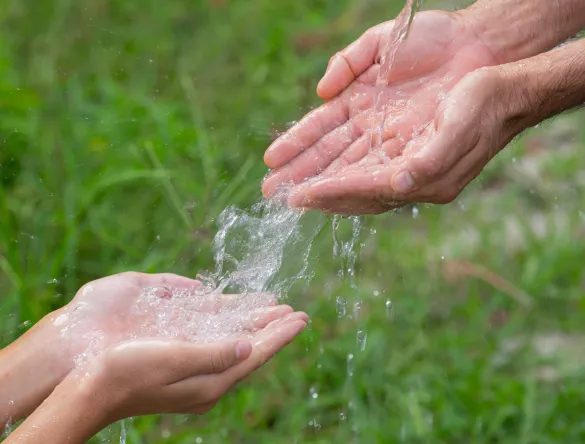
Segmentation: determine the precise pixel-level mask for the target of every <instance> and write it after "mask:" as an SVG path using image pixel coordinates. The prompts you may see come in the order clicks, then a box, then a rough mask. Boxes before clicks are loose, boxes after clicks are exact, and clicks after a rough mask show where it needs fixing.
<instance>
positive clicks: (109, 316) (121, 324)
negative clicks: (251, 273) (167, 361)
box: [54, 272, 293, 361]
mask: <svg viewBox="0 0 585 444" xmlns="http://www.w3.org/2000/svg"><path fill="white" fill-rule="evenodd" d="M204 290H205V289H204V288H203V285H202V284H201V283H200V282H199V281H197V280H193V279H189V278H187V277H183V276H178V275H175V274H170V273H162V274H144V273H133V272H129V273H121V274H118V275H114V276H109V277H106V278H102V279H98V280H96V281H93V282H90V283H88V284H86V285H84V286H83V287H82V288H81V289H80V290H79V291H78V293H77V294H76V296H75V298H74V299H73V300H72V301H71V302H70V303H69V304H68V305H67V306H66V307H65V308H64V309H63V310H62V312H61V314H60V316H58V317H57V318H56V319H55V321H54V323H55V325H56V326H57V327H58V328H60V329H61V334H62V336H65V337H66V338H67V339H68V343H69V344H70V348H71V356H72V357H76V358H77V359H78V361H79V360H82V361H83V360H85V359H87V358H91V357H93V356H95V355H96V354H99V353H101V352H102V351H103V350H105V349H106V348H108V347H110V346H112V345H114V344H117V343H120V342H123V341H127V340H131V339H139V338H153V337H159V338H160V337H162V338H171V339H178V340H183V341H190V342H215V341H219V340H223V339H228V338H237V337H242V338H246V339H252V338H253V337H255V335H256V332H259V330H261V329H263V328H264V327H265V326H267V325H268V324H269V323H270V322H272V321H274V320H276V319H280V318H282V317H283V316H285V315H287V314H290V313H292V312H293V309H292V308H291V307H289V306H287V305H276V303H275V301H274V299H273V298H272V297H271V296H270V295H266V294H258V295H252V294H250V295H246V296H245V297H242V298H240V297H238V296H237V295H221V294H217V293H209V292H207V291H204Z"/></svg>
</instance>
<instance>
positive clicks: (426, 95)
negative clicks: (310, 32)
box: [263, 11, 495, 212]
mask: <svg viewBox="0 0 585 444" xmlns="http://www.w3.org/2000/svg"><path fill="white" fill-rule="evenodd" d="M393 26H394V22H393V21H391V22H386V23H383V24H381V25H378V26H376V27H374V28H371V29H370V30H368V31H367V32H366V33H365V34H364V35H362V37H360V38H359V39H358V40H357V41H356V42H354V43H352V44H351V45H350V46H348V47H347V48H346V49H344V50H343V51H341V52H339V53H337V54H335V55H334V56H333V57H332V58H331V60H330V63H329V66H328V68H327V71H326V73H325V75H324V77H323V79H322V80H321V82H320V83H319V85H318V88H317V92H318V94H319V95H320V96H321V97H322V98H323V99H325V100H328V101H327V102H326V103H325V104H324V105H322V106H321V107H319V108H317V109H316V110H314V111H312V112H311V113H309V114H308V115H307V116H305V117H304V118H303V119H302V120H301V121H300V122H298V123H297V124H296V125H294V126H293V127H292V128H291V129H290V130H289V131H287V132H286V133H285V134H283V135H282V136H281V137H279V138H278V139H277V140H276V141H275V142H274V143H273V144H272V145H271V146H270V147H269V148H268V150H267V151H266V153H265V156H264V158H265V162H266V164H267V165H268V167H269V168H273V169H275V171H273V172H272V173H271V175H270V176H269V177H268V178H267V179H266V181H265V182H264V184H263V193H264V194H265V195H266V196H270V195H272V194H273V193H274V192H275V191H276V190H277V189H278V188H279V187H281V186H289V185H290V184H299V183H301V182H303V181H305V180H306V179H309V178H315V177H316V176H320V177H323V178H328V177H335V176H336V175H341V174H342V173H343V172H344V170H345V169H347V168H348V167H351V166H353V165H356V164H358V163H359V162H360V161H362V160H364V161H365V162H366V163H369V162H371V159H364V158H366V157H372V156H375V157H376V158H378V159H381V160H383V161H384V162H388V161H390V160H392V159H395V158H399V157H401V156H402V155H403V154H404V152H405V149H406V147H407V146H408V144H409V143H410V142H412V141H413V140H414V139H416V138H418V137H419V136H421V135H425V134H427V135H428V133H429V131H430V129H429V128H430V127H431V126H432V125H431V123H432V122H433V121H434V120H435V121H436V115H437V111H438V108H439V105H440V104H441V102H443V101H444V99H445V98H446V97H447V96H448V94H449V92H450V91H451V90H452V89H453V88H454V86H455V85H457V84H458V82H460V81H461V79H462V78H463V77H464V76H465V75H466V74H468V73H470V72H472V71H474V70H476V69H478V68H480V67H483V66H488V65H493V64H495V59H494V56H493V55H492V53H491V52H490V51H489V50H488V48H487V47H486V46H485V45H484V44H483V43H482V41H481V40H480V39H479V38H478V37H477V35H476V33H475V30H474V28H473V26H472V25H471V24H470V23H468V21H467V20H466V18H465V16H464V15H462V14H458V13H445V12H439V11H428V12H422V13H419V14H417V15H416V17H415V19H414V22H413V24H412V27H411V30H410V32H409V34H408V36H407V38H406V40H405V41H404V42H403V46H402V47H401V48H400V50H399V51H398V53H397V54H396V58H395V62H394V65H393V68H392V70H391V71H390V76H389V78H387V79H385V80H386V82H385V83H386V85H385V86H382V87H381V90H378V89H379V88H380V87H379V86H378V87H377V86H376V82H377V81H378V74H379V71H380V59H381V58H382V55H383V54H384V51H386V50H387V48H386V45H385V44H384V42H385V41H387V40H388V37H389V36H390V35H391V32H392V28H393ZM377 94H381V95H380V99H379V102H380V104H381V106H380V109H379V110H377V111H378V112H379V113H378V115H377V116H375V115H374V104H375V103H374V102H375V97H376V95H377ZM380 114H382V115H383V116H385V117H386V118H385V123H384V125H383V131H382V133H381V136H382V137H381V138H380V139H379V140H377V139H376V135H375V134H374V133H373V132H372V131H371V129H372V126H373V125H374V122H377V121H379V120H380ZM371 146H373V147H374V148H375V150H376V153H375V154H372V153H370V147H371ZM340 177H341V176H340ZM410 179H412V177H411V178H410ZM410 179H408V178H407V177H404V176H399V177H393V178H392V181H391V183H390V184H386V186H390V187H395V188H400V187H403V188H404V187H410V186H413V184H412V180H410ZM309 189H310V188H309V187H300V188H299V189H298V190H295V189H294V188H293V194H296V196H295V197H294V199H293V200H292V201H291V203H292V204H294V205H296V206H304V207H307V208H320V209H325V210H327V209H328V207H326V206H324V205H323V204H324V202H323V201H322V200H321V199H319V196H318V195H316V192H314V193H312V194H310V195H307V194H306V193H308V190H309ZM295 191H296V192H295ZM309 197H310V199H309ZM378 197H379V196H378ZM350 204H352V203H351V202H349V201H348V202H346V205H345V206H346V207H349V205H350ZM329 209H331V210H333V208H329ZM348 211H349V210H348ZM348 211H346V212H348ZM352 212H353V211H352ZM356 212H359V208H356Z"/></svg>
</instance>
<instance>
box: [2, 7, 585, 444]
mask: <svg viewBox="0 0 585 444" xmlns="http://www.w3.org/2000/svg"><path fill="white" fill-rule="evenodd" d="M400 6H401V4H400V2H398V1H396V0H393V1H392V2H382V1H378V0H375V1H374V0H369V1H366V0H360V1H358V0H315V1H311V2H309V1H304V2H303V1H292V0H290V1H288V0H287V1H285V0H282V1H274V0H232V1H229V0H208V1H203V0H195V1H187V0H166V1H164V2H161V1H154V0H140V1H139V0H110V1H106V0H92V1H89V0H86V1H77V2H74V1H71V0H34V1H33V0H26V1H24V0H20V1H16V0H6V1H4V2H3V3H2V4H1V5H0V20H1V23H2V24H1V28H0V111H1V115H0V116H1V117H0V144H1V145H0V146H1V147H2V149H1V151H0V164H1V165H2V166H1V170H0V172H1V177H0V179H1V181H2V186H1V187H0V270H1V272H0V294H1V295H2V296H1V299H0V316H1V319H2V329H0V330H1V331H0V334H1V335H2V336H1V339H2V342H3V343H4V344H6V343H8V342H10V341H11V340H13V339H14V338H15V337H17V336H18V335H19V334H21V333H22V332H23V331H24V330H25V329H26V327H25V321H32V322H35V321H37V320H38V319H39V318H40V317H42V316H43V315H44V314H45V313H47V312H48V311H50V310H53V309H55V308H56V307H59V306H61V305H62V304H64V303H66V302H67V301H68V300H69V298H71V297H72V295H73V294H74V293H75V291H76V289H77V288H78V287H80V286H81V285H82V284H83V283H84V282H86V281H88V280H91V279H94V278H97V277H100V276H104V275H108V274H112V273H114V272H118V271H121V270H137V271H145V272H154V271H172V272H176V273H180V274H187V275H194V274H195V273H196V272H197V271H198V270H203V269H209V268H210V267H211V266H212V256H211V254H210V240H211V239H212V237H213V234H214V232H215V229H216V227H215V225H214V218H215V217H216V216H217V215H218V214H219V213H220V212H221V211H222V210H223V208H224V207H225V206H226V205H231V204H235V205H238V206H240V207H246V206H249V205H250V204H252V203H254V202H255V201H257V200H258V199H259V197H260V181H261V179H262V177H263V176H264V174H265V173H266V169H265V167H264V165H263V163H262V154H263V151H264V149H265V147H266V146H267V144H268V143H269V142H270V140H271V139H272V137H273V136H274V134H276V132H278V131H281V130H283V129H285V128H286V127H287V122H290V121H292V120H295V119H298V118H299V117H301V116H302V115H303V114H304V113H305V112H306V111H308V110H309V109H310V108H311V107H312V106H315V105H317V104H318V100H317V98H316V95H315V93H314V87H315V85H316V82H317V81H318V79H319V76H320V75H321V74H322V72H323V70H324V68H325V66H326V64H327V60H328V58H329V56H330V55H331V54H332V53H333V52H334V51H336V50H337V49H339V48H340V47H342V46H344V45H345V44H347V43H349V42H351V41H352V40H353V39H355V38H356V37H357V36H358V35H359V34H360V33H361V32H362V31H363V30H365V29H366V28H367V27H369V26H370V25H372V24H374V23H377V22H379V21H381V20H383V19H385V18H390V17H392V16H394V15H395V14H396V12H397V11H398V10H399V8H400ZM428 6H430V5H427V7H428ZM584 116H585V114H583V112H580V113H575V114H572V115H567V116H563V117H560V118H558V119H557V120H555V121H553V122H552V123H548V124H546V125H543V126H542V127H541V128H540V129H538V130H534V131H532V132H530V133H529V134H528V135H527V136H525V137H524V138H522V139H521V140H519V141H517V142H515V143H514V144H513V145H512V146H510V147H509V148H508V149H506V151H505V152H503V153H502V154H501V155H500V156H498V158H497V159H496V160H495V161H494V162H493V163H492V164H491V165H490V167H489V168H488V169H487V170H486V171H485V172H484V174H483V175H482V177H481V179H480V180H479V181H478V182H477V183H475V184H474V185H473V186H472V187H470V188H469V189H468V190H467V191H466V192H465V193H464V194H463V195H462V196H461V198H460V199H459V200H458V202H456V203H453V204H451V205H448V206H443V207H430V206H421V208H420V215H419V217H418V218H416V219H414V218H413V217H412V215H411V212H410V210H404V211H402V212H401V213H400V214H398V215H393V214H389V215H385V216H380V217H376V218H367V219H366V220H365V227H364V229H363V231H362V236H361V239H360V243H362V244H363V246H362V247H361V252H360V258H359V260H358V264H357V282H358V287H359V290H353V289H352V288H351V287H350V286H349V285H348V283H347V282H346V281H341V280H340V279H339V278H338V277H337V271H338V269H339V266H340V264H339V262H338V261H337V260H335V259H333V258H332V253H331V251H332V240H331V230H330V229H326V230H324V231H323V232H322V233H321V235H320V236H319V238H318V239H317V242H316V244H315V247H314V250H313V256H312V259H311V260H312V267H313V269H314V271H315V278H314V279H313V281H312V284H311V286H310V287H309V288H308V289H306V288H300V286H299V288H297V289H296V290H295V292H294V294H292V295H291V301H290V302H291V303H292V304H293V305H294V306H295V307H298V308H299V309H304V310H306V311H307V312H308V313H309V314H310V315H311V317H312V322H311V326H310V330H309V331H307V332H306V333H304V334H303V335H302V337H301V338H299V339H298V340H297V341H296V342H295V343H294V344H292V345H291V346H290V347H288V348H287V349H286V350H285V351H283V352H282V353H281V354H280V355H279V356H278V357H277V358H276V359H275V360H273V361H272V362H271V363H270V364H268V365H267V366H266V367H265V369H263V370H262V371H260V372H258V373H257V374H256V375H254V376H253V377H251V378H250V379H249V380H248V381H247V382H246V383H244V384H242V385H241V386H240V387H239V388H238V389H237V390H236V391H235V392H234V393H232V394H230V395H229V396H227V397H226V398H225V399H224V400H223V401H222V402H221V403H220V404H219V405H218V407H217V408H216V409H215V410H214V411H213V412H212V413H210V414H208V415H206V416H205V417H201V418H188V417H147V418H138V419H135V420H133V421H131V423H130V424H131V425H130V426H129V430H128V436H129V442H130V443H132V444H134V443H136V444H151V443H159V442H166V443H175V444H178V443H185V444H187V443H189V444H191V443H194V442H198V441H197V437H200V438H201V439H202V442H203V443H206V444H216V443H225V442H233V443H242V444H246V443H250V444H251V443H270V444H279V443H287V444H288V443H299V444H300V443H321V444H324V443H337V442H342V443H349V442H355V443H363V444H369V443H382V442H383V443H394V442H396V443H398V442H404V443H463V442H465V443H478V444H479V443H484V444H488V443H524V444H528V443H539V444H545V443H576V442H585V425H584V423H583V421H582V414H581V412H582V411H583V408H584V407H585V402H584V401H583V399H585V373H584V371H583V364H585V359H584V358H583V357H584V356H585V346H583V340H584V339H585V335H584V334H583V325H585V302H584V299H583V293H584V289H585V287H584V285H585V272H584V267H583V263H584V260H583V257H584V253H583V252H584V251H585V249H584V247H583V242H584V236H585V192H584V188H585V176H584V175H583V172H582V170H583V168H584V167H585V156H584V155H583V150H584V149H585V129H584V128H583V125H582V124H581V122H582V121H583V117H584ZM348 225H349V222H348V221H346V220H344V221H343V223H342V233H341V235H342V236H343V237H345V238H347V236H349V226H348ZM374 230H375V231H376V233H375V234H374V233H373V232H374ZM54 279H56V281H53V280H54ZM501 280H504V284H503V285H502V283H501ZM375 294H377V296H376V295H375ZM526 295H528V297H529V302H526V301H525V299H524V298H525V297H526ZM337 297H344V298H345V299H346V300H347V301H348V305H349V306H350V307H352V306H353V304H354V303H355V302H357V301H362V309H361V311H360V316H359V317H358V318H357V319H348V318H341V319H340V318H338V316H337V313H336V303H335V300H336V298H337ZM387 300H389V301H391V305H392V307H393V308H392V311H391V313H388V312H387V309H386V301H387ZM350 312H351V310H350ZM358 328H359V329H363V330H365V331H366V332H367V335H368V336H367V347H366V349H365V350H364V351H360V350H359V349H358V346H357V344H356V331H357V329H358ZM551 340H556V341H557V342H556V343H555V346H554V347H553V348H554V352H555V353H553V354H547V350H542V348H543V344H544V345H546V342H547V341H551ZM514 346H517V347H514ZM349 354H352V355H353V359H352V360H350V364H351V367H352V372H353V376H352V377H348V369H347V366H348V355H349ZM311 390H313V392H315V391H316V392H317V393H318V397H316V398H313V397H312V395H311V393H313V392H312V391H311ZM341 416H345V417H346V419H342V418H341ZM116 433H119V427H118V426H115V427H113V428H112V429H111V430H109V431H105V432H104V433H103V434H102V435H103V439H108V436H111V437H113V438H111V439H112V440H113V442H115V441H116V439H117V438H115V436H116Z"/></svg>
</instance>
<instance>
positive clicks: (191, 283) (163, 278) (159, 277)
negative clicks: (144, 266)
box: [136, 273, 203, 288]
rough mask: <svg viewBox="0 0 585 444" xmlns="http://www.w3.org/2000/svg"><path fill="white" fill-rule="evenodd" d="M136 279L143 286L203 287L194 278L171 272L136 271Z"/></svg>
mask: <svg viewBox="0 0 585 444" xmlns="http://www.w3.org/2000/svg"><path fill="white" fill-rule="evenodd" d="M136 274H137V277H138V280H139V281H140V282H141V283H142V285H144V286H145V287H155V286H161V287H162V286H168V287H174V288H192V287H203V284H202V283H201V282H200V281H198V280H196V279H190V278H188V277H185V276H179V275H178V274H173V273H156V274H147V273H136Z"/></svg>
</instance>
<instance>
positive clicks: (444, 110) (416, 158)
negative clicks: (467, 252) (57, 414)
mask: <svg viewBox="0 0 585 444" xmlns="http://www.w3.org/2000/svg"><path fill="white" fill-rule="evenodd" d="M518 103H519V100H518V99H517V98H514V88H513V87H511V86H510V83H509V82H508V80H507V79H506V76H505V75H502V72H501V71H500V69H499V68H495V67H492V68H482V69H479V70H477V71H474V72H472V73H470V74H468V75H467V76H465V77H464V78H463V79H462V80H461V81H460V82H459V83H458V84H457V85H456V86H455V87H454V88H453V90H452V91H450V92H449V94H448V96H447V97H446V98H445V99H444V100H443V102H442V103H441V104H440V106H439V108H438V109H437V115H436V118H435V119H434V120H433V121H432V123H431V125H429V126H428V127H427V128H426V129H425V131H424V132H423V133H422V134H421V135H419V136H418V137H416V138H414V139H413V140H411V141H410V142H408V143H407V144H406V146H405V148H404V150H403V152H402V153H401V155H400V156H397V157H395V158H393V159H391V160H389V161H385V160H384V159H381V158H380V157H378V156H374V155H368V156H367V157H366V158H364V159H363V160H362V161H361V162H360V163H359V165H352V166H349V167H347V168H345V169H343V170H342V171H340V172H339V173H337V174H334V175H331V176H329V177H326V178H322V179H320V180H316V181H314V182H307V183H305V184H301V185H299V186H298V187H297V188H296V189H293V190H292V192H291V195H290V198H289V200H290V202H291V204H292V205H295V206H300V207H305V208H318V209H322V210H324V211H325V212H328V213H335V214H378V213H382V212H385V211H389V210H392V209H395V208H398V207H401V206H403V205H404V204H406V203H410V202H429V203H438V204H444V203H449V202H452V201H453V200H454V199H455V198H456V197H457V196H458V195H459V194H460V192H461V191H462V190H463V189H464V188H465V187H466V186H467V185H468V184H469V183H470V182H471V181H472V180H473V179H474V178H476V177H477V176H478V175H479V173H480V172H481V171H482V169H483V168H484V167H485V165H486V164H487V163H488V162H489V161H490V160H491V159H492V158H493V157H494V156H495V155H496V154H497V153H498V152H499V151H500V150H501V149H503V148H504V147H505V146H506V145H507V144H508V143H509V142H510V141H511V140H512V139H513V138H514V137H515V136H516V135H518V134H519V133H520V132H521V131H522V130H524V129H525V128H526V127H527V125H526V124H525V116H524V115H523V114H522V112H521V110H520V108H521V107H520V106H517V104H518ZM515 104H516V105H515ZM404 175H408V182H409V186H408V187H405V188H403V189H402V190H401V187H400V186H399V184H397V181H399V180H400V177H401V176H404Z"/></svg>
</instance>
